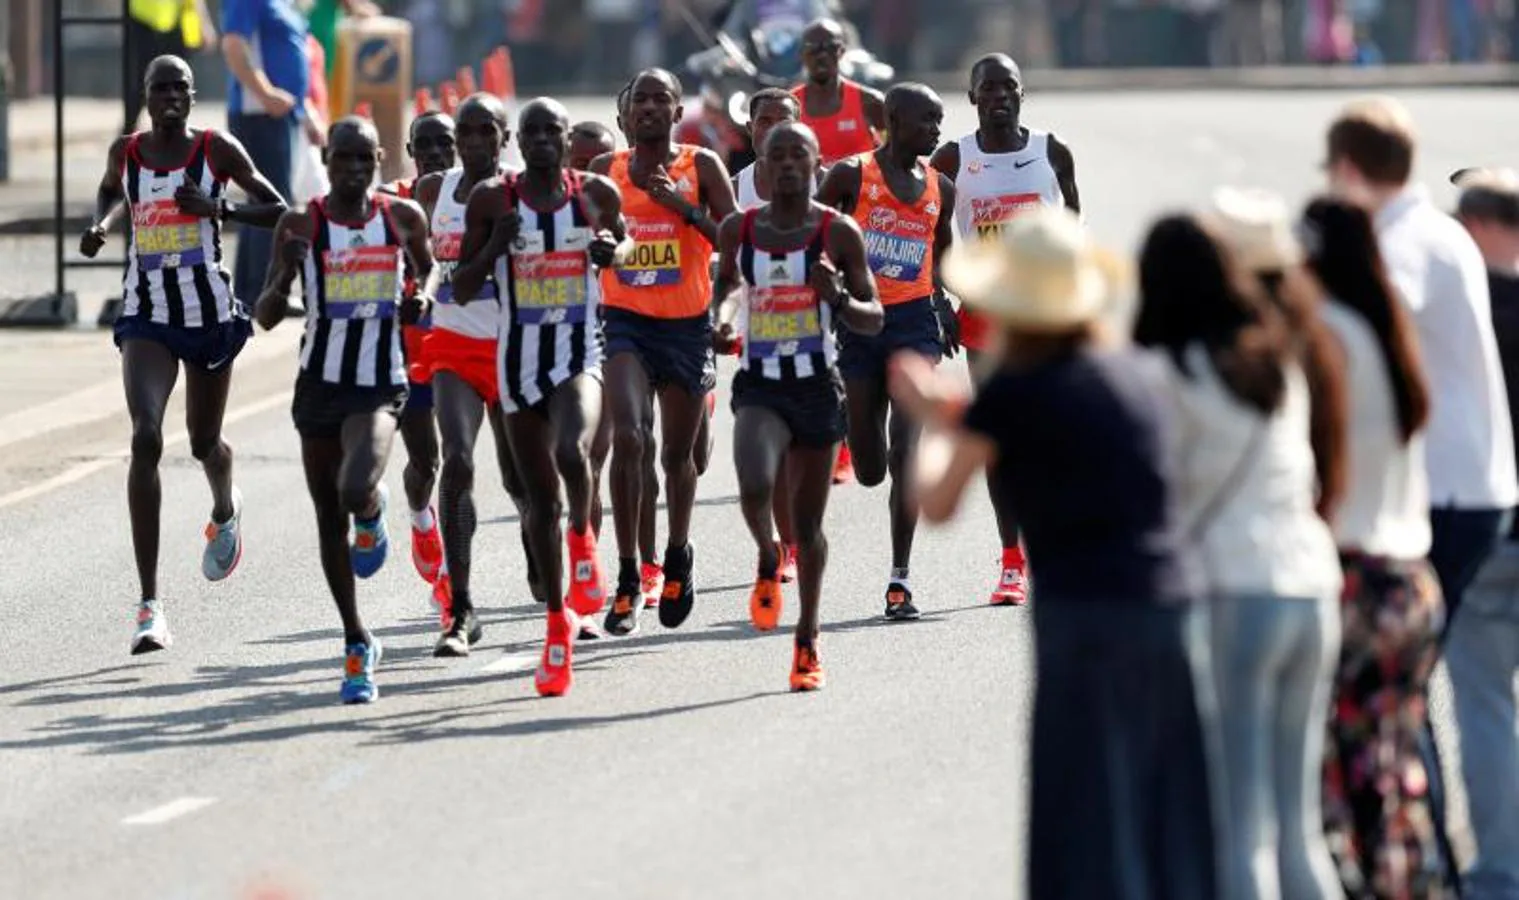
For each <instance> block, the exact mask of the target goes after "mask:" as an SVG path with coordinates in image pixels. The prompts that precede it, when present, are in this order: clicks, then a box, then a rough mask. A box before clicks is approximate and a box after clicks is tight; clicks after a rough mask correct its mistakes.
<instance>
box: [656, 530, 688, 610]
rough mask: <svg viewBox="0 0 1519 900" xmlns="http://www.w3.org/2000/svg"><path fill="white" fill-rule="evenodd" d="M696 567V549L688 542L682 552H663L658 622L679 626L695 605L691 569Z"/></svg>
mask: <svg viewBox="0 0 1519 900" xmlns="http://www.w3.org/2000/svg"><path fill="white" fill-rule="evenodd" d="M694 568H696V550H695V549H693V548H692V547H691V545H690V544H687V545H686V549H685V550H684V552H679V551H675V550H669V551H666V552H665V588H664V591H663V592H662V593H661V594H660V595H659V624H661V625H663V626H665V627H666V628H679V627H680V626H681V625H682V624H683V623H684V622H685V621H686V619H687V617H689V616H690V615H691V610H692V608H694V607H695V606H696V585H695V584H694V583H693V582H694V581H695V579H694V578H693V577H692V576H691V571H692V570H693V569H694Z"/></svg>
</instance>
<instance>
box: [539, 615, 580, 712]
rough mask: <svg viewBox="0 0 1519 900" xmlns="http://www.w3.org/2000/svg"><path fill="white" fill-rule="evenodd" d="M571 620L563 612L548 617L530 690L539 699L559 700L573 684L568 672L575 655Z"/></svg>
mask: <svg viewBox="0 0 1519 900" xmlns="http://www.w3.org/2000/svg"><path fill="white" fill-rule="evenodd" d="M573 618H574V616H573V615H572V614H571V613H570V612H569V611H567V610H565V611H561V612H558V613H552V612H551V613H549V614H548V635H547V637H546V638H545V639H544V642H543V659H542V661H540V662H539V663H538V673H537V674H536V675H535V676H534V677H533V686H534V687H535V688H537V689H538V696H540V697H562V696H564V695H565V694H567V693H569V690H570V686H571V685H573V684H574V683H575V674H574V671H573V669H572V663H573V657H574V654H575V625H574V622H573V621H572V620H573Z"/></svg>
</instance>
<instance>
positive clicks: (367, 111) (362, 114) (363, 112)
mask: <svg viewBox="0 0 1519 900" xmlns="http://www.w3.org/2000/svg"><path fill="white" fill-rule="evenodd" d="M353 114H354V115H356V116H358V117H359V118H361V119H368V120H369V121H371V122H373V121H374V108H373V107H372V106H370V105H369V104H368V103H367V102H366V103H359V104H357V105H356V106H354V108H353Z"/></svg>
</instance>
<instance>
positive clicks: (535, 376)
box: [496, 170, 602, 412]
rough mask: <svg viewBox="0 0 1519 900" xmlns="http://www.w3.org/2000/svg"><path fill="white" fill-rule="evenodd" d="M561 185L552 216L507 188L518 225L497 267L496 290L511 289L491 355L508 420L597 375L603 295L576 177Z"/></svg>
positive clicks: (510, 183) (512, 184)
mask: <svg viewBox="0 0 1519 900" xmlns="http://www.w3.org/2000/svg"><path fill="white" fill-rule="evenodd" d="M565 181H566V184H565V201H564V203H562V204H560V206H559V207H558V208H557V209H553V210H539V209H535V208H533V207H531V206H529V205H528V204H527V203H526V202H525V201H523V200H522V199H521V198H520V197H519V196H518V192H517V190H516V184H517V181H516V178H515V177H511V178H508V179H507V181H506V190H507V191H508V196H509V197H510V198H511V199H512V200H514V201H515V202H516V204H517V214H518V215H519V216H521V217H522V231H521V233H520V234H519V236H518V238H517V241H516V243H514V244H513V245H512V251H511V252H510V253H508V254H506V255H504V256H502V257H501V258H500V259H498V260H496V283H497V284H505V285H508V288H509V289H508V290H507V292H506V296H507V302H506V303H504V304H502V307H501V340H500V342H499V344H498V348H497V351H496V356H497V363H498V365H497V371H498V374H499V375H500V379H501V405H502V407H503V408H504V409H506V410H507V411H508V412H516V411H518V410H523V409H528V408H531V407H533V406H536V405H538V404H539V403H541V402H543V401H544V400H545V399H547V397H548V395H549V393H550V392H552V391H553V389H554V388H555V387H557V386H559V385H561V384H563V383H564V382H566V381H568V380H570V379H571V378H573V377H575V376H576V375H579V374H580V373H582V372H595V371H597V370H599V369H600V368H601V361H602V337H601V325H600V313H599V312H598V306H599V305H600V303H601V291H600V285H599V283H598V281H597V278H596V273H595V271H594V268H593V267H592V265H591V257H590V253H589V247H590V244H591V238H592V237H593V236H594V230H593V229H592V228H591V222H590V220H589V219H588V218H587V216H586V213H585V208H584V202H583V200H582V197H581V190H582V184H583V183H582V181H581V177H580V173H579V172H572V171H569V170H566V171H565Z"/></svg>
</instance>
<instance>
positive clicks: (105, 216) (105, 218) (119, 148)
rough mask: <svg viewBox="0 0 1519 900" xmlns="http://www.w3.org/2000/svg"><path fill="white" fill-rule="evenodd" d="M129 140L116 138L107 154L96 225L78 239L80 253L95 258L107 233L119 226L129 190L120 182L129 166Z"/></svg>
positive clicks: (98, 198) (101, 178)
mask: <svg viewBox="0 0 1519 900" xmlns="http://www.w3.org/2000/svg"><path fill="white" fill-rule="evenodd" d="M126 159H127V137H126V136H125V135H123V136H122V137H119V138H117V139H116V140H115V141H114V142H113V143H112V144H111V149H110V151H109V152H108V153H106V162H105V174H104V175H102V176H100V187H99V188H97V189H96V190H95V221H94V222H93V223H92V224H91V225H90V227H89V228H87V229H85V232H84V235H83V236H82V237H80V239H79V252H80V253H82V254H84V255H85V256H87V257H91V258H93V257H94V256H95V254H97V253H99V252H100V248H101V247H103V246H105V236H106V233H107V232H109V231H110V230H111V226H112V225H114V224H115V223H116V214H117V213H118V212H120V211H121V201H123V200H125V199H126V197H127V191H126V186H125V185H124V184H122V182H121V170H122V168H123V167H124V166H125V165H126Z"/></svg>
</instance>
